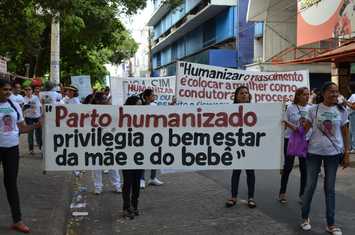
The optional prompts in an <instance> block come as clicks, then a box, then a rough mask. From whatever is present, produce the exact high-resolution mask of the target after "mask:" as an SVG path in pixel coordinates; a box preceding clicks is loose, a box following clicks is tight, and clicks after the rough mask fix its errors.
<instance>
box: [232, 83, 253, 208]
mask: <svg viewBox="0 0 355 235" xmlns="http://www.w3.org/2000/svg"><path fill="white" fill-rule="evenodd" d="M250 101H251V95H250V93H249V89H248V87H246V86H240V87H238V88H237V89H236V90H235V92H234V103H250ZM245 171H246V174H247V184H248V207H249V208H255V207H256V203H255V201H254V191H255V171H254V170H245ZM241 172H242V170H233V174H232V182H231V189H232V197H231V198H230V199H228V200H227V202H226V207H228V208H229V207H233V206H235V204H236V203H237V196H238V186H239V178H240V174H241Z"/></svg>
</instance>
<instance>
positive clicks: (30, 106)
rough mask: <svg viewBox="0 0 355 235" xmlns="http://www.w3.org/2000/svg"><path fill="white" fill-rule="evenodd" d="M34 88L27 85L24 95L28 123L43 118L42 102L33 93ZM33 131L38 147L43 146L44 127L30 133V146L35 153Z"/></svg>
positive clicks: (24, 107)
mask: <svg viewBox="0 0 355 235" xmlns="http://www.w3.org/2000/svg"><path fill="white" fill-rule="evenodd" d="M32 92H33V90H32V87H30V86H27V87H25V94H26V95H25V97H24V105H23V114H24V117H25V122H26V124H27V125H33V124H35V123H38V122H39V119H40V118H41V115H42V112H41V108H42V107H41V102H40V100H39V98H38V97H37V96H35V95H33V94H32ZM33 132H34V133H35V136H36V142H37V145H38V148H39V149H41V148H42V128H41V127H39V128H36V129H34V130H33V131H30V132H29V133H28V137H27V140H28V147H29V150H30V154H34V152H33Z"/></svg>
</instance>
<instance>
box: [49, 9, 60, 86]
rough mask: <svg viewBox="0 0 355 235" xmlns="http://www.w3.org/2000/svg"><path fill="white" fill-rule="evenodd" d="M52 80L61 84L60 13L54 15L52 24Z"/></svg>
mask: <svg viewBox="0 0 355 235" xmlns="http://www.w3.org/2000/svg"><path fill="white" fill-rule="evenodd" d="M50 58H51V61H50V78H49V79H50V81H52V82H53V83H54V84H56V85H59V83H60V68H59V65H60V64H59V58H60V24H59V14H55V15H54V16H53V17H52V26H51V54H50Z"/></svg>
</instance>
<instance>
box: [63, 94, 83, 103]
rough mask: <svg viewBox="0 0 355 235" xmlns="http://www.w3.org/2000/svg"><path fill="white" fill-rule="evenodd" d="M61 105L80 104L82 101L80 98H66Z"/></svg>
mask: <svg viewBox="0 0 355 235" xmlns="http://www.w3.org/2000/svg"><path fill="white" fill-rule="evenodd" d="M60 103H62V104H80V100H79V98H78V97H73V98H69V97H67V96H66V97H64V98H63V99H62V100H61V101H60Z"/></svg>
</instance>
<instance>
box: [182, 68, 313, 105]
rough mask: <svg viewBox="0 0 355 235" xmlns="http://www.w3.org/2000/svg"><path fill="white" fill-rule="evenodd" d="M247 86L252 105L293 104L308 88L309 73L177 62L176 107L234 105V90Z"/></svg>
mask: <svg viewBox="0 0 355 235" xmlns="http://www.w3.org/2000/svg"><path fill="white" fill-rule="evenodd" d="M242 85H243V86H247V87H248V88H249V90H250V93H251V95H252V102H255V103H268V102H290V101H292V100H293V96H294V93H295V91H296V89H297V88H298V87H309V74H308V71H306V70H302V71H292V72H257V71H248V70H238V69H230V68H223V67H216V66H209V65H202V64H195V63H189V62H183V61H179V62H177V75H176V98H177V105H202V104H227V103H233V98H234V91H235V89H236V88H237V87H239V86H242Z"/></svg>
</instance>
